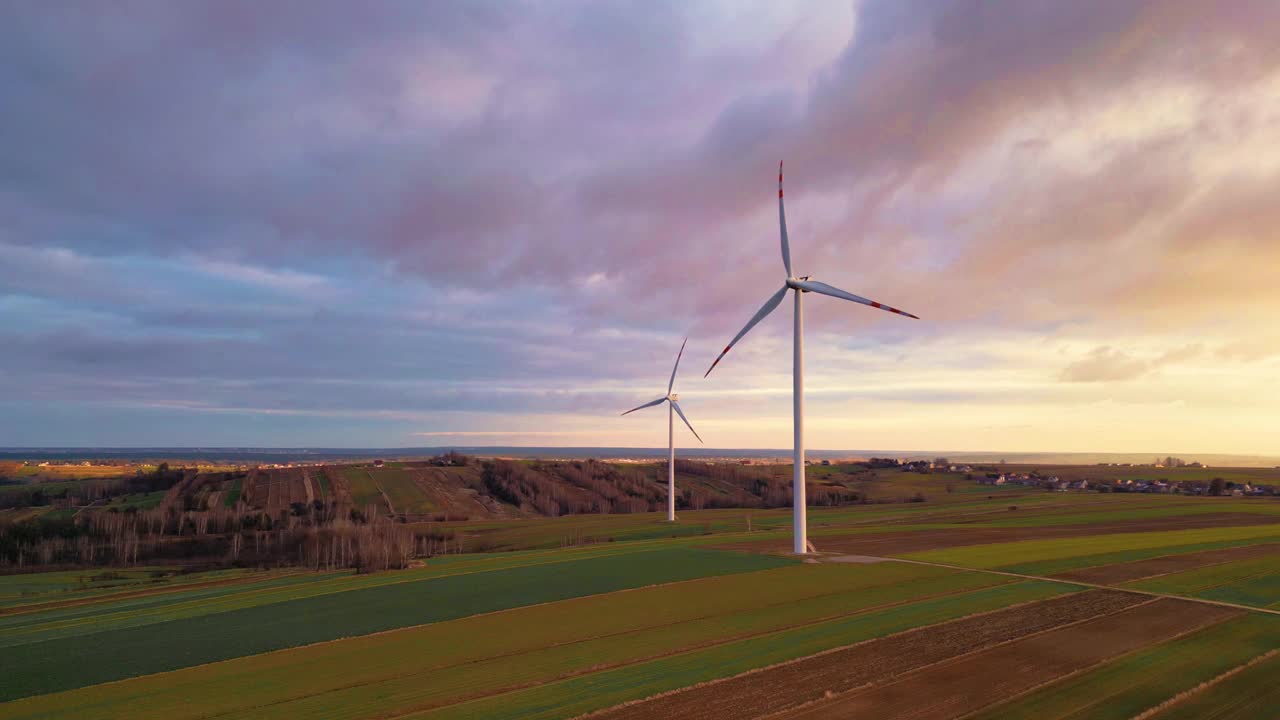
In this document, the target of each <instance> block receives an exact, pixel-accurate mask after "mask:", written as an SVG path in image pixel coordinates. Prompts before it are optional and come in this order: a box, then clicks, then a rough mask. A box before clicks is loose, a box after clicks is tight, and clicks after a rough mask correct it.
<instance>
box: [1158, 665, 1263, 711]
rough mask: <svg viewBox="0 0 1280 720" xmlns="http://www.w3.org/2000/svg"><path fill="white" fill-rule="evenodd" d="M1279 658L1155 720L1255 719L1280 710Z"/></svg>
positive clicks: (1177, 705) (1187, 700) (1249, 669)
mask: <svg viewBox="0 0 1280 720" xmlns="http://www.w3.org/2000/svg"><path fill="white" fill-rule="evenodd" d="M1277 674H1280V656H1272V657H1271V658H1269V659H1266V660H1263V661H1261V662H1259V663H1256V664H1254V665H1251V666H1249V667H1247V668H1244V669H1243V670H1241V671H1240V672H1238V673H1236V674H1234V675H1232V676H1231V677H1228V678H1225V679H1223V680H1222V681H1221V682H1219V683H1216V684H1215V685H1213V686H1212V687H1209V688H1205V689H1203V690H1201V691H1199V692H1197V693H1194V694H1192V695H1190V696H1188V697H1187V698H1185V699H1183V700H1182V701H1181V702H1177V703H1174V704H1172V705H1171V706H1170V707H1169V708H1168V709H1166V710H1164V711H1162V712H1159V713H1157V714H1156V715H1155V716H1154V718H1153V720H1256V719H1258V718H1271V717H1274V716H1275V711H1276V708H1278V707H1280V683H1277V682H1276V681H1275V679H1276V675H1277Z"/></svg>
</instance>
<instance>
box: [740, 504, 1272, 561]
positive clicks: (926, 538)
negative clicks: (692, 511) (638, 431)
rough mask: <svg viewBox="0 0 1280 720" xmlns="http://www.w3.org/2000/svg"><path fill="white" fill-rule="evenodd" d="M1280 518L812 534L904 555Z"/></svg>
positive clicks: (840, 548) (768, 545)
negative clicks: (973, 546) (826, 535)
mask: <svg viewBox="0 0 1280 720" xmlns="http://www.w3.org/2000/svg"><path fill="white" fill-rule="evenodd" d="M1266 524H1280V517H1272V516H1261V515H1257V514H1251V513H1206V514H1203V515H1192V516H1182V517H1165V518H1144V519H1141V520H1129V521H1125V522H1119V523H1093V524H1082V525H1045V526H1041V527H1002V528H993V527H973V528H946V529H942V530H918V531H911V532H896V533H867V534H863V535H843V536H840V535H835V536H829V537H817V538H813V540H814V545H816V546H817V548H818V550H819V551H821V552H834V553H840V554H842V555H873V556H885V555H902V554H904V553H911V552H920V551H923V550H937V549H940V548H952V547H961V546H965V545H986V544H990V543H1006V542H1016V541H1018V540H1044V539H1049V538H1060V537H1085V536H1090V535H1106V534H1110V533H1129V532H1152V531H1158V530H1190V529H1194V528H1214V527H1237V526H1243V525H1266ZM1278 531H1280V529H1278ZM786 542H787V541H785V540H783V541H779V540H766V541H757V542H746V543H734V544H732V545H726V546H724V547H725V548H726V549H732V550H744V551H747V552H766V553H773V552H778V553H787V552H790V550H791V548H790V546H789V545H787V544H786Z"/></svg>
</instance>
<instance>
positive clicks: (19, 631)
mask: <svg viewBox="0 0 1280 720" xmlns="http://www.w3.org/2000/svg"><path fill="white" fill-rule="evenodd" d="M656 549H658V548H647V547H641V548H624V549H617V550H615V551H613V552H582V553H575V554H574V555H573V556H572V557H565V555H564V553H558V554H557V556H556V557H553V559H551V560H544V561H541V562H533V563H521V564H516V565H510V566H502V565H499V566H497V567H478V568H472V567H471V566H470V565H469V564H464V568H463V569H462V570H460V571H456V572H448V571H446V572H443V573H439V574H430V573H415V574H414V576H412V577H405V578H395V579H391V578H376V577H374V578H373V580H371V579H370V577H369V576H364V577H361V576H359V575H355V574H342V575H339V576H337V577H334V578H329V579H324V580H319V581H318V582H317V583H315V584H314V585H309V586H307V587H306V588H305V589H306V590H307V592H306V593H305V594H303V595H297V596H292V597H282V598H278V599H269V598H271V596H273V595H290V594H291V593H295V592H297V591H298V590H299V587H298V586H294V585H286V586H281V587H266V588H260V589H257V590H254V589H248V590H246V591H245V592H240V593H233V594H230V595H227V596H225V597H220V598H217V600H216V601H215V602H216V605H215V604H214V603H211V602H210V600H209V599H208V598H194V599H191V600H188V601H185V602H176V603H173V604H172V605H168V606H165V610H166V611H168V612H169V613H170V614H172V613H175V612H176V613H182V611H184V610H187V609H203V610H208V609H210V605H214V608H215V609H213V611H212V612H199V613H195V614H194V615H180V617H184V618H185V617H203V616H208V615H216V614H219V613H224V612H232V611H235V610H241V609H245V608H249V607H261V606H265V605H272V604H276V603H283V602H292V601H295V600H306V599H310V598H317V597H324V596H328V595H336V594H339V593H343V592H351V591H358V590H366V589H372V588H382V587H388V586H392V585H400V584H404V583H417V582H429V581H432V580H437V579H442V578H450V577H459V576H465V575H475V574H482V573H489V572H501V571H504V570H513V569H522V568H531V567H541V566H546V565H556V564H562V563H572V562H576V561H579V560H588V559H595V558H600V557H610V556H613V555H625V554H631V553H635V552H648V551H652V550H656ZM486 559H487V558H486ZM501 559H510V558H501ZM374 580H376V581H374ZM322 583H324V584H329V585H337V587H332V588H331V589H328V590H324V589H323V586H322V585H321V584H322ZM254 599H259V600H265V601H264V602H251V600H254ZM137 612H138V611H137V609H133V608H125V609H121V610H118V611H115V612H109V613H106V614H98V615H88V616H84V617H79V618H70V619H64V620H51V621H48V622H46V623H43V624H33V625H29V626H24V627H21V628H16V629H13V630H9V631H6V635H7V636H8V638H9V639H10V640H11V641H12V640H14V639H16V638H17V637H18V636H19V635H27V636H29V635H32V634H35V633H39V632H48V631H52V630H60V629H69V628H75V627H78V626H81V625H101V624H102V623H103V622H105V621H108V620H110V619H113V618H118V619H127V618H129V617H130V616H133V615H135V614H136V613H137ZM166 619H174V618H166ZM162 621H163V620H156V622H162ZM149 624H153V623H151V622H146V623H143V625H149ZM35 642H39V640H37V641H35ZM14 644H21V643H14V642H7V643H0V646H2V647H8V646H12V645H14Z"/></svg>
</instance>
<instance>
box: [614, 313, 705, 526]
mask: <svg viewBox="0 0 1280 720" xmlns="http://www.w3.org/2000/svg"><path fill="white" fill-rule="evenodd" d="M688 343H689V338H685V339H684V342H683V343H680V352H679V354H677V355H676V365H675V367H673V368H671V380H669V381H668V382H667V394H666V395H665V396H663V397H660V398H658V399H657V400H654V401H653V402H647V403H645V404H643V405H641V406H640V407H635V408H631V409H630V410H628V411H626V412H624V413H622V414H623V415H630V414H631V413H633V412H635V411H636V410H643V409H645V408H647V407H653V406H654V405H661V404H662V403H667V522H675V521H676V424H675V415H679V416H680V419H681V420H683V421H684V424H685V425H689V418H687V417H685V416H684V413H683V412H682V411H681V410H680V402H679V400H680V396H679V395H677V394H675V393H673V392H671V388H672V387H674V386H675V384H676V370H677V369H679V367H680V356H681V355H684V346H685V345H687V344H688ZM672 411H675V412H674V414H673V413H672ZM689 432H691V433H693V436H694V437H696V438H698V442H702V438H701V437H699V436H698V431H697V430H694V429H693V426H692V425H689Z"/></svg>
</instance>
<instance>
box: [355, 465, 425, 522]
mask: <svg viewBox="0 0 1280 720" xmlns="http://www.w3.org/2000/svg"><path fill="white" fill-rule="evenodd" d="M369 472H370V473H372V475H373V478H374V480H376V481H377V483H378V485H379V486H381V487H382V489H383V490H385V491H386V493H387V497H389V498H391V504H392V505H393V506H395V510H396V512H398V513H408V514H411V515H425V514H427V513H431V512H435V510H436V506H435V505H434V504H432V502H431V500H430V498H428V497H427V494H426V493H425V492H423V491H422V488H420V487H418V484H417V483H416V482H414V480H413V475H412V474H411V472H410V471H408V470H405V469H403V468H398V467H392V468H381V469H378V470H371V471H369Z"/></svg>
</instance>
